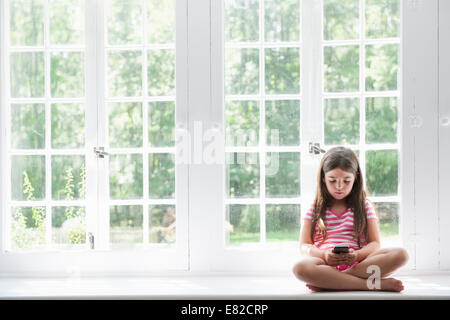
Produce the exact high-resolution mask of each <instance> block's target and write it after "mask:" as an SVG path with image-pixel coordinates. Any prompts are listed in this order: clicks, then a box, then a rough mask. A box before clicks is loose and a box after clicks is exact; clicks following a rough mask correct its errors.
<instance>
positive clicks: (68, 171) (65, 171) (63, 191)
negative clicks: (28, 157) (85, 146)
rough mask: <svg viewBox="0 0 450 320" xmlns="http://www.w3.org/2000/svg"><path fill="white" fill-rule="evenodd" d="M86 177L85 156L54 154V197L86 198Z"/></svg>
mask: <svg viewBox="0 0 450 320" xmlns="http://www.w3.org/2000/svg"><path fill="white" fill-rule="evenodd" d="M85 177H86V165H85V159H84V156H76V155H69V156H52V199H53V200H78V199H84V197H85V190H86V187H85Z"/></svg>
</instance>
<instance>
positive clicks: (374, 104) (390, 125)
mask: <svg viewBox="0 0 450 320" xmlns="http://www.w3.org/2000/svg"><path fill="white" fill-rule="evenodd" d="M397 110H398V101H397V98H395V97H379V98H367V99H366V143H396V142H397V126H398V115H397V112H398V111H397Z"/></svg>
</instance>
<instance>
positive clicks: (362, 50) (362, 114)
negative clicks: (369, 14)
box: [359, 0, 367, 188]
mask: <svg viewBox="0 0 450 320" xmlns="http://www.w3.org/2000/svg"><path fill="white" fill-rule="evenodd" d="M365 2H366V0H359V39H360V42H359V73H360V74H359V92H360V95H359V166H360V168H361V175H362V176H363V177H366V105H365V103H366V98H365V93H366V89H365V88H366V80H365V79H366V65H365V59H366V58H365V57H366V47H365V32H364V30H365V23H366V15H365V14H364V12H365ZM366 180H367V179H364V184H366ZM364 188H366V186H365V185H364Z"/></svg>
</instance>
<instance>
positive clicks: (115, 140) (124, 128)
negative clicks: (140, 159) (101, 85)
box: [109, 102, 142, 148]
mask: <svg viewBox="0 0 450 320" xmlns="http://www.w3.org/2000/svg"><path fill="white" fill-rule="evenodd" d="M109 146H110V147H111V148H131V147H142V104H141V103H140V102H120V103H110V104H109Z"/></svg>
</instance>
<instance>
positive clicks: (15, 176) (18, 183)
mask: <svg viewBox="0 0 450 320" xmlns="http://www.w3.org/2000/svg"><path fill="white" fill-rule="evenodd" d="M11 192H12V200H42V199H44V198H45V156H12V157H11Z"/></svg>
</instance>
